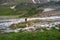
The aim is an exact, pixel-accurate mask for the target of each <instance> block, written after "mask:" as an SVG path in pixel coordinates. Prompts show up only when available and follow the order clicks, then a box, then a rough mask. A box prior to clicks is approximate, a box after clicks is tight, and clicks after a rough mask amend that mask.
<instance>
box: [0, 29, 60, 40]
mask: <svg viewBox="0 0 60 40" xmlns="http://www.w3.org/2000/svg"><path fill="white" fill-rule="evenodd" d="M0 40H60V32H59V31H57V30H50V31H44V32H40V31H35V32H19V33H5V34H0Z"/></svg>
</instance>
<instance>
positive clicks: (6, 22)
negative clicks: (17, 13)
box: [0, 16, 60, 30]
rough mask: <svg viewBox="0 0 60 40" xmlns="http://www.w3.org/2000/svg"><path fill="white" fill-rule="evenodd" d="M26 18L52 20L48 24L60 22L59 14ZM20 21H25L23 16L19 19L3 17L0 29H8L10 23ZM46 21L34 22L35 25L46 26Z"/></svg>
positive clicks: (0, 21)
mask: <svg viewBox="0 0 60 40" xmlns="http://www.w3.org/2000/svg"><path fill="white" fill-rule="evenodd" d="M27 20H28V21H29V20H47V21H52V22H50V23H49V24H54V25H59V24H60V16H52V17H44V18H27ZM21 22H25V18H19V19H4V20H0V30H1V29H3V30H5V29H8V30H9V27H10V26H11V25H12V24H17V23H21ZM49 24H48V23H45V24H42V23H39V24H35V25H36V26H43V25H45V26H47V25H49Z"/></svg>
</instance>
